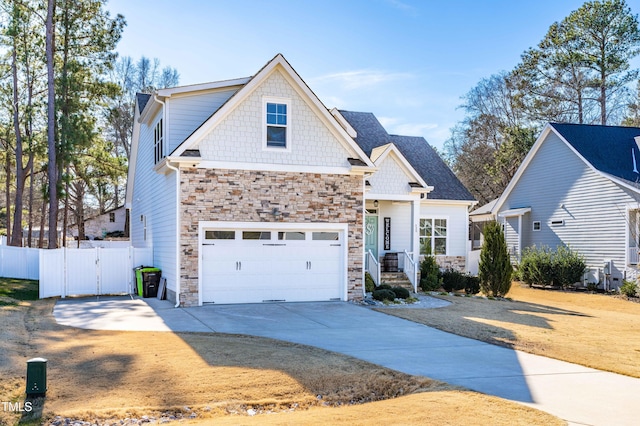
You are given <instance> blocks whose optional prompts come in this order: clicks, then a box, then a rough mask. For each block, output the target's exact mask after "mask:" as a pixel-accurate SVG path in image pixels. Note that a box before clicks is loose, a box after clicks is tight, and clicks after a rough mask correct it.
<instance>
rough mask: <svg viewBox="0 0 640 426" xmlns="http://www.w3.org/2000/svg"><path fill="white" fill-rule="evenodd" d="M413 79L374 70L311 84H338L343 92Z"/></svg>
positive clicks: (328, 77)
mask: <svg viewBox="0 0 640 426" xmlns="http://www.w3.org/2000/svg"><path fill="white" fill-rule="evenodd" d="M409 78H413V75H412V74H409V73H399V72H385V71H376V70H355V71H345V72H340V73H334V74H327V75H324V76H320V77H316V78H314V79H312V82H311V83H312V84H314V83H316V84H319V83H331V84H339V85H341V86H342V88H343V89H345V90H357V89H362V88H365V87H366V88H370V87H372V86H378V85H381V84H384V83H388V82H390V81H397V80H402V79H409Z"/></svg>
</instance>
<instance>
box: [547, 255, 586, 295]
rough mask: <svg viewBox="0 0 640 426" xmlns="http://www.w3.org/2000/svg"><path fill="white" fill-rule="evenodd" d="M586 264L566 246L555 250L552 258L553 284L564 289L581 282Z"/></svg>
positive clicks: (582, 258)
mask: <svg viewBox="0 0 640 426" xmlns="http://www.w3.org/2000/svg"><path fill="white" fill-rule="evenodd" d="M586 267H587V264H586V263H585V261H584V257H583V256H582V255H580V254H579V253H578V252H576V251H573V250H571V249H570V248H569V247H567V246H560V247H558V248H557V249H556V252H555V255H554V257H553V269H554V270H555V271H556V274H555V276H554V280H553V281H554V283H555V284H557V285H560V286H562V288H566V287H568V286H571V285H573V284H575V283H577V282H580V281H582V276H583V275H584V270H585V268H586Z"/></svg>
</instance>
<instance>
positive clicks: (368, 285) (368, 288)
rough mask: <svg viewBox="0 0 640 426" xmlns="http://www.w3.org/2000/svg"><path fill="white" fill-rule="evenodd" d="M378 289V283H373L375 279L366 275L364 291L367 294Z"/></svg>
mask: <svg viewBox="0 0 640 426" xmlns="http://www.w3.org/2000/svg"><path fill="white" fill-rule="evenodd" d="M375 289H376V283H375V282H374V281H373V277H372V276H371V274H370V273H368V272H365V273H364V291H366V292H367V293H371V292H373V290H375Z"/></svg>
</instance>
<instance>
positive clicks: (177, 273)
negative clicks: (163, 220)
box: [167, 161, 180, 308]
mask: <svg viewBox="0 0 640 426" xmlns="http://www.w3.org/2000/svg"><path fill="white" fill-rule="evenodd" d="M167 168H169V169H170V170H173V171H175V172H176V305H175V307H176V308H179V307H180V169H179V168H177V167H174V166H172V165H171V164H169V162H168V161H167Z"/></svg>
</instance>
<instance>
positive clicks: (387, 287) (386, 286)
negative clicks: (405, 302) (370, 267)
mask: <svg viewBox="0 0 640 426" xmlns="http://www.w3.org/2000/svg"><path fill="white" fill-rule="evenodd" d="M375 290H391V286H390V285H389V284H380V285H379V286H378V287H376V288H375Z"/></svg>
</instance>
